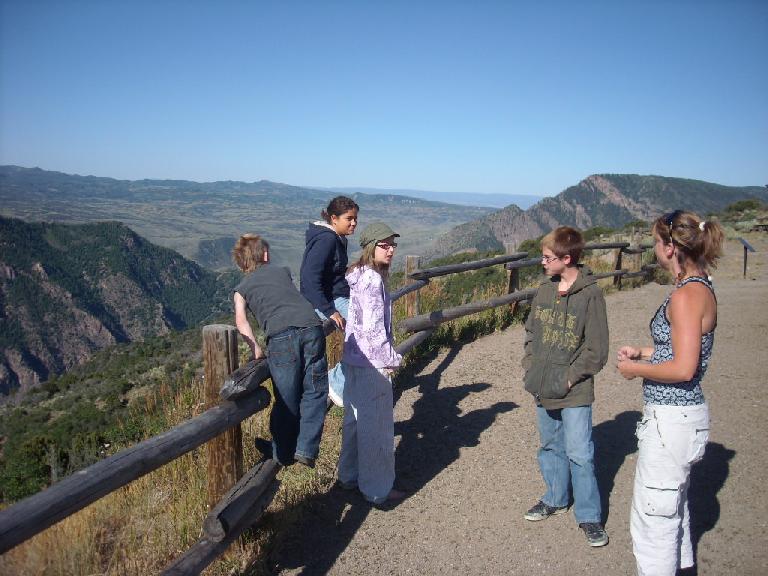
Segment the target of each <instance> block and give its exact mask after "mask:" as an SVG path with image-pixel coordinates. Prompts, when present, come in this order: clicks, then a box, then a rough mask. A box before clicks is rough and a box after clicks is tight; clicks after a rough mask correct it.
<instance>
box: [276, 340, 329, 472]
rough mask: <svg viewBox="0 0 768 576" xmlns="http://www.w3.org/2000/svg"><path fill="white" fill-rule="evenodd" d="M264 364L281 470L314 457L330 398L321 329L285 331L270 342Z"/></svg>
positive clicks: (315, 456) (318, 449)
mask: <svg viewBox="0 0 768 576" xmlns="http://www.w3.org/2000/svg"><path fill="white" fill-rule="evenodd" d="M267 364H268V365H269V371H270V373H271V375H272V384H273V385H274V386H273V388H274V391H275V404H274V406H273V407H272V414H271V416H270V421H269V429H270V431H271V432H272V447H273V450H274V457H275V458H276V459H277V461H278V462H280V463H281V464H283V465H285V466H287V465H290V464H293V461H294V454H297V455H299V456H304V457H305V458H317V455H318V452H319V451H320V436H321V435H322V432H323V423H324V422H325V408H326V402H327V398H328V362H327V361H326V359H325V335H324V334H323V329H322V327H321V326H311V327H309V328H289V329H288V330H285V331H283V332H281V333H280V334H276V335H275V336H273V337H271V338H269V341H268V342H267Z"/></svg>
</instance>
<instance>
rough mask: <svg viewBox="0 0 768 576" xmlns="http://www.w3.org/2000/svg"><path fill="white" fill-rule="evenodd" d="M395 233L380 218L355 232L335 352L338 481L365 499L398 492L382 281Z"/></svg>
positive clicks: (396, 359) (396, 360)
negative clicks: (355, 256)
mask: <svg viewBox="0 0 768 576" xmlns="http://www.w3.org/2000/svg"><path fill="white" fill-rule="evenodd" d="M397 236H399V234H396V233H395V232H394V231H393V230H392V229H391V228H390V227H389V226H387V225H386V224H384V223H382V222H374V223H373V224H370V225H369V226H368V227H366V229H365V230H363V232H362V234H361V235H360V246H361V247H362V248H363V253H362V256H360V259H359V260H358V261H357V262H356V263H355V264H353V265H352V266H350V268H349V271H348V272H347V276H346V278H347V282H348V283H349V290H350V300H349V316H348V317H347V325H346V331H345V334H344V352H343V355H342V358H341V363H342V369H343V371H344V377H345V380H346V383H345V385H344V424H343V428H342V440H341V455H340V456H339V483H340V484H341V486H342V487H344V488H358V489H359V490H360V492H362V494H363V496H364V497H365V499H366V500H368V501H369V502H372V503H374V504H382V503H384V502H386V501H387V500H397V499H400V498H403V497H404V494H403V493H402V492H400V491H399V490H396V489H394V487H393V486H394V482H395V438H394V417H393V406H392V381H391V375H392V371H393V370H394V369H395V368H397V367H398V366H399V365H400V362H401V360H402V358H401V356H400V354H398V353H397V352H396V351H395V348H394V340H393V338H392V303H391V300H390V298H389V294H388V293H387V289H386V285H385V281H386V277H387V273H388V272H389V265H390V264H391V262H392V257H393V256H394V254H395V248H396V247H397V244H396V243H395V237H397Z"/></svg>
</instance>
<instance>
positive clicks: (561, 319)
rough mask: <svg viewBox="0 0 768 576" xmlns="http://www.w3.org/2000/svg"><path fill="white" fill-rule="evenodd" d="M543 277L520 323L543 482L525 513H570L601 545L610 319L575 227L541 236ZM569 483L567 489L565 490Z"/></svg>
mask: <svg viewBox="0 0 768 576" xmlns="http://www.w3.org/2000/svg"><path fill="white" fill-rule="evenodd" d="M541 248H542V254H543V255H542V263H543V265H544V271H545V273H546V274H547V276H549V280H548V281H547V282H544V283H543V284H542V285H541V286H540V287H539V289H538V291H537V293H536V296H535V297H534V299H533V302H532V303H531V311H530V313H529V315H528V320H527V321H526V323H525V332H526V334H525V354H524V357H523V368H524V369H525V389H526V390H527V391H528V392H530V393H531V394H532V395H533V397H534V400H535V401H536V415H537V422H538V429H539V436H540V439H541V447H540V448H539V452H538V460H539V467H540V470H541V475H542V477H543V479H544V483H545V485H546V492H545V493H544V495H543V496H542V497H541V500H539V502H538V503H537V504H535V505H534V506H533V507H532V508H531V509H530V510H528V512H526V514H525V519H526V520H530V521H538V520H544V519H545V518H548V517H549V516H552V515H555V514H562V513H564V512H567V511H568V506H569V503H570V498H569V495H570V494H569V493H571V492H572V495H573V509H574V510H573V511H574V516H575V517H576V522H577V523H578V524H579V527H580V528H581V529H582V530H583V531H584V533H585V535H586V538H587V542H588V543H589V545H590V546H605V545H606V544H607V543H608V535H607V534H606V532H605V528H604V527H603V524H602V510H601V507H600V493H599V491H598V487H597V479H596V477H595V467H594V444H593V442H592V403H593V402H594V400H595V392H594V375H595V374H597V373H598V372H599V371H600V370H601V369H602V368H603V366H604V365H605V363H606V361H607V360H608V321H607V317H606V312H605V300H604V298H603V293H602V291H601V290H600V287H599V286H598V285H597V284H596V280H595V278H594V277H593V276H592V275H591V273H590V272H589V270H588V269H587V267H585V266H580V265H579V264H578V262H579V258H580V257H581V253H582V251H583V249H584V239H583V237H582V235H581V233H580V232H579V231H578V230H576V229H574V228H570V227H567V226H561V227H560V228H557V229H555V230H553V231H552V232H550V233H549V234H547V235H546V236H545V237H544V238H543V239H542V241H541ZM571 489H572V490H571Z"/></svg>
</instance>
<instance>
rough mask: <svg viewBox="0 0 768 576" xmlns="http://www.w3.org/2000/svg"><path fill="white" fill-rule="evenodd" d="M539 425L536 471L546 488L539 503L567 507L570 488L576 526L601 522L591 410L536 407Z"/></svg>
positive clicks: (589, 408) (580, 407) (586, 408)
mask: <svg viewBox="0 0 768 576" xmlns="http://www.w3.org/2000/svg"><path fill="white" fill-rule="evenodd" d="M536 416H537V418H538V424H539V437H540V438H541V448H539V468H540V469H541V475H542V477H543V478H544V483H545V484H546V486H547V491H546V493H545V494H544V496H542V498H541V501H542V502H544V504H546V505H548V506H555V507H558V508H559V507H561V506H567V505H568V503H569V495H570V494H571V488H572V493H573V515H574V516H575V517H576V522H578V523H579V524H581V523H582V522H602V517H601V516H602V511H601V509H600V492H599V490H598V488H597V478H596V477H595V445H594V443H593V442H592V406H591V405H589V406H576V407H574V408H561V409H559V410H546V409H544V408H542V407H541V406H537V407H536Z"/></svg>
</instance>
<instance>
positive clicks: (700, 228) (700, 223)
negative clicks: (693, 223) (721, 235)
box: [699, 220, 707, 232]
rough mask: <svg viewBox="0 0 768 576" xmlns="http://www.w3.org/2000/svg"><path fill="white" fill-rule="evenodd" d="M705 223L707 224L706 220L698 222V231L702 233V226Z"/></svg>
mask: <svg viewBox="0 0 768 576" xmlns="http://www.w3.org/2000/svg"><path fill="white" fill-rule="evenodd" d="M706 223H707V222H706V220H702V221H701V222H699V230H701V231H702V232H704V224H706Z"/></svg>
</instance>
